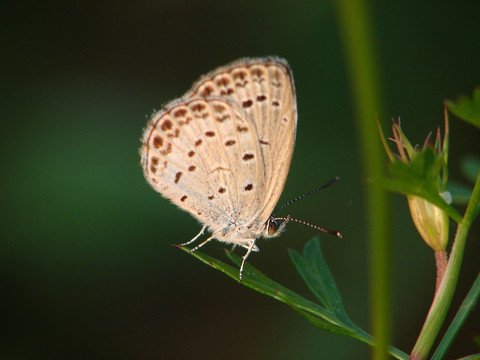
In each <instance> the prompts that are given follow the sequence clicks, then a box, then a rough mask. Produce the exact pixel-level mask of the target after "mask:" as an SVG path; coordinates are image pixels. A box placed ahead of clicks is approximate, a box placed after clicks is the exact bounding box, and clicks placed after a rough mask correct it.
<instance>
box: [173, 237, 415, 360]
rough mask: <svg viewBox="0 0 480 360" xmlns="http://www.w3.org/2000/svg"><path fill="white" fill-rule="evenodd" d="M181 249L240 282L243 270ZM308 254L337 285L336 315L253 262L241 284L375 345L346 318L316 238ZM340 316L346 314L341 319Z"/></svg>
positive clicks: (333, 330)
mask: <svg viewBox="0 0 480 360" xmlns="http://www.w3.org/2000/svg"><path fill="white" fill-rule="evenodd" d="M315 242H316V243H315ZM180 249H181V250H183V251H185V252H186V253H188V254H190V255H192V256H194V257H195V258H197V259H198V260H200V261H202V262H203V263H205V264H207V265H208V266H211V267H213V268H214V269H217V270H219V271H221V272H223V273H224V274H226V275H228V276H229V277H231V278H232V279H234V280H237V281H239V276H238V275H239V269H238V268H237V267H233V266H231V265H228V264H226V263H224V262H223V261H220V260H217V259H215V258H213V257H211V256H208V255H206V254H203V253H201V252H199V251H195V252H191V251H190V249H188V248H186V247H180ZM225 253H226V255H227V257H228V258H229V259H230V260H231V261H232V262H233V263H234V264H236V265H237V266H238V267H240V264H241V263H242V258H241V257H239V256H237V255H235V254H234V253H233V252H231V251H228V250H225ZM304 254H305V256H306V257H307V258H308V260H307V263H313V262H316V261H320V263H317V265H316V266H317V269H318V271H320V272H322V276H324V277H326V278H327V279H329V280H328V281H326V283H328V282H333V286H334V288H332V287H331V286H330V289H329V290H328V291H327V293H328V294H329V295H328V296H329V297H330V298H328V299H327V300H326V301H327V302H328V303H329V304H332V306H333V304H337V305H338V304H340V305H339V306H340V310H335V311H334V312H332V311H330V310H328V309H325V308H323V307H321V306H320V305H318V304H315V303H313V302H311V301H310V300H307V299H305V298H304V297H302V296H300V295H299V294H297V293H295V292H294V291H292V290H289V289H287V288H286V287H284V286H282V285H280V284H279V283H277V282H275V281H273V280H272V279H270V278H269V277H267V276H266V275H265V274H263V273H262V272H260V271H259V270H258V269H256V268H255V267H253V266H252V265H250V264H249V263H245V267H244V269H243V279H242V282H240V283H239V284H241V285H244V286H247V287H249V288H251V289H253V290H256V291H258V292H260V293H262V294H264V295H267V296H270V297H272V298H274V299H276V300H278V301H281V302H283V303H285V304H287V305H288V306H290V307H291V308H292V309H293V310H295V311H296V312H298V313H299V314H300V315H301V316H303V317H304V318H306V319H307V320H308V321H310V322H311V323H312V324H313V325H315V326H316V327H319V328H321V329H323V330H327V331H329V332H331V333H334V334H339V335H345V336H349V337H351V338H354V339H357V340H360V341H362V342H364V343H367V344H369V345H371V346H373V345H374V340H373V338H372V336H371V335H369V334H368V333H366V332H365V331H363V330H362V329H360V328H359V327H357V326H356V325H355V324H353V323H352V322H351V320H350V319H349V318H348V316H347V315H346V313H345V311H344V309H343V305H342V303H341V298H340V294H339V293H338V290H337V289H336V285H335V283H334V280H333V277H332V275H331V273H330V270H328V267H327V265H326V263H325V262H324V261H323V258H322V256H321V251H320V246H319V244H318V239H313V240H311V241H310V242H308V243H307V245H306V246H305V250H304ZM294 256H295V255H294ZM325 274H326V275H325ZM324 283H325V281H324ZM338 314H343V315H341V316H338ZM345 319H346V320H345ZM388 351H389V353H390V354H391V355H392V356H394V357H395V358H397V359H402V360H403V359H405V360H406V359H408V355H407V354H405V353H403V352H402V351H400V350H398V349H396V348H394V347H392V346H391V347H389V350H388Z"/></svg>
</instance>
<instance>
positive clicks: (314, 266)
mask: <svg viewBox="0 0 480 360" xmlns="http://www.w3.org/2000/svg"><path fill="white" fill-rule="evenodd" d="M290 258H291V259H292V261H293V263H294V264H295V267H296V268H297V271H298V272H299V273H300V275H301V276H302V278H303V280H304V281H305V283H306V284H307V285H308V287H309V288H310V290H311V291H312V292H313V294H314V295H315V296H316V297H317V298H318V299H320V301H321V302H322V304H323V306H324V307H325V308H326V309H327V310H328V311H330V312H332V313H334V314H335V315H336V316H337V317H338V318H339V319H342V321H344V322H346V323H351V321H350V319H349V318H348V316H347V314H346V312H345V308H344V307H343V303H342V298H341V296H340V293H339V292H338V288H337V284H336V283H335V280H334V279H333V276H332V274H331V272H330V269H329V268H328V266H327V264H326V263H325V260H324V259H323V255H322V250H321V248H320V242H319V241H318V239H316V238H313V239H312V240H310V241H309V242H308V243H307V244H306V245H305V247H304V249H303V256H302V255H300V254H299V253H298V252H296V251H295V250H290Z"/></svg>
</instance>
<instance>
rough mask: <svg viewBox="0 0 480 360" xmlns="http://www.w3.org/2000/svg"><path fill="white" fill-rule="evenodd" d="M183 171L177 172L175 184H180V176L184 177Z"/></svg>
mask: <svg viewBox="0 0 480 360" xmlns="http://www.w3.org/2000/svg"><path fill="white" fill-rule="evenodd" d="M182 175H183V173H182V172H181V171H179V172H177V173H176V174H175V181H174V182H175V184H178V182H179V181H180V178H181V177H182Z"/></svg>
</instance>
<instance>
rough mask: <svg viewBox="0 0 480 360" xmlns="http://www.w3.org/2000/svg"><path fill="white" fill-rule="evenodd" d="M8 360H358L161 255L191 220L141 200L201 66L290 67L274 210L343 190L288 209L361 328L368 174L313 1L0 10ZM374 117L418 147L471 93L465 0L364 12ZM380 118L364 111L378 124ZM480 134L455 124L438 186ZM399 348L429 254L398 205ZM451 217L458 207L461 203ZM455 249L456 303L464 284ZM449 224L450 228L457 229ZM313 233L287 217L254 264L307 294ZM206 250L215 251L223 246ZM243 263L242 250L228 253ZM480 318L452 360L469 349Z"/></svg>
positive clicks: (333, 46) (420, 307) (472, 262)
mask: <svg viewBox="0 0 480 360" xmlns="http://www.w3.org/2000/svg"><path fill="white" fill-rule="evenodd" d="M1 9H2V11H1V17H2V21H1V24H2V25H1V27H2V31H1V33H2V43H3V46H2V48H3V54H4V55H3V56H2V59H1V62H2V64H3V66H2V68H3V69H4V70H3V75H2V78H3V80H2V87H3V89H2V90H3V91H2V97H1V106H2V107H1V108H2V117H1V119H2V124H1V125H2V131H1V134H2V140H1V145H0V146H1V153H0V158H1V163H2V176H1V189H2V190H1V194H2V195H1V198H2V207H1V209H2V212H1V230H0V231H1V244H2V245H1V251H0V268H1V273H0V278H1V285H2V286H1V289H2V290H1V297H0V298H1V307H0V309H1V310H0V314H1V319H2V321H1V323H2V325H1V329H2V334H1V338H0V358H2V359H67V358H68V359H87V358H88V359H96V358H97V359H159V358H165V359H174V358H175V359H204V358H208V359H293V358H295V359H367V358H368V357H369V351H370V348H369V347H368V346H367V345H364V344H362V343H359V342H358V341H355V340H352V339H350V338H345V337H340V336H336V335H332V334H330V333H327V332H324V331H321V330H319V329H317V328H315V327H313V326H312V325H311V324H310V323H308V322H307V321H306V320H304V319H303V318H301V317H300V316H299V315H297V314H296V313H295V312H293V311H292V310H291V309H290V308H288V307H287V306H285V305H283V304H281V303H279V302H276V301H274V300H272V299H271V298H267V297H265V296H262V295H260V294H258V293H256V292H254V291H252V290H250V289H248V288H246V287H244V286H242V285H240V284H238V283H236V282H234V281H232V280H231V279H229V278H227V277H226V276H224V275H223V274H221V273H220V272H217V271H214V270H213V269H211V268H209V267H207V266H205V265H204V264H202V263H200V262H199V261H197V260H195V259H194V258H193V257H191V256H189V255H187V254H186V253H184V252H182V251H180V250H179V249H177V248H175V247H173V246H171V244H178V243H181V242H185V241H187V240H189V239H191V238H192V237H193V236H194V235H195V234H196V233H197V232H198V231H199V229H200V225H199V224H198V223H196V221H195V220H194V219H193V218H192V217H191V216H190V215H189V214H187V213H184V212H182V211H180V210H178V209H177V208H176V207H175V206H173V205H172V204H170V203H169V202H168V201H166V200H164V199H163V198H162V197H161V196H160V195H159V194H158V193H156V192H154V191H153V190H152V189H151V188H150V187H149V186H148V185H147V183H146V181H145V180H144V178H143V174H142V169H141V167H140V165H139V155H138V148H139V146H140V141H139V138H140V136H141V134H142V129H143V127H144V126H145V124H146V121H147V117H148V116H149V115H150V114H151V113H152V111H153V110H154V109H160V108H161V106H162V105H163V104H165V103H166V102H168V101H169V100H171V99H173V98H176V97H179V96H181V95H182V94H183V93H184V92H186V91H187V90H188V89H189V87H190V86H191V84H192V83H193V82H194V81H195V80H197V78H199V77H200V75H202V74H204V73H206V72H208V71H210V70H213V69H214V68H216V67H217V66H220V65H224V64H226V63H228V62H230V61H232V60H235V59H237V58H240V57H245V56H266V55H278V56H281V57H284V58H286V59H287V60H288V61H289V63H290V65H291V67H292V69H293V73H294V75H295V84H296V89H297V100H298V111H299V123H298V131H297V143H296V148H295V153H294V157H293V162H292V166H291V169H290V174H289V178H288V181H287V184H286V187H285V191H284V193H283V196H282V198H281V200H280V203H283V202H285V201H288V200H290V199H291V198H293V197H295V196H296V195H298V194H301V193H304V192H306V191H308V190H311V189H312V188H315V187H316V186H319V185H321V184H323V183H324V182H326V181H328V180H330V179H332V178H333V177H335V176H340V177H341V181H340V182H339V183H337V184H336V185H334V186H333V187H331V188H328V189H327V190H324V191H322V192H320V193H318V194H316V195H314V196H311V197H309V198H307V199H306V200H302V201H301V202H298V203H296V204H295V205H292V206H291V207H289V208H288V209H286V210H285V212H284V215H288V214H290V215H291V216H292V217H296V218H300V219H303V220H306V221H309V222H312V223H314V224H317V225H320V226H324V227H328V228H332V229H337V230H339V231H341V232H342V233H343V235H344V238H343V239H337V238H334V237H331V236H328V235H325V234H320V235H319V237H320V240H321V244H322V248H323V250H324V255H325V258H326V261H327V262H328V264H329V265H330V267H331V270H332V273H333V275H334V277H335V278H336V280H337V282H338V285H339V289H340V292H341V293H342V296H343V299H344V303H345V307H346V309H347V311H348V313H349V314H350V317H351V318H352V320H353V321H354V322H356V323H357V324H358V325H359V326H360V327H362V328H364V329H366V330H367V331H369V330H370V324H369V315H368V307H369V304H368V297H367V291H368V281H369V279H368V263H367V260H368V259H367V255H368V253H367V244H366V239H365V218H364V195H363V193H364V184H365V181H366V179H365V176H364V174H363V173H362V167H361V164H360V161H359V148H358V144H357V137H356V133H357V130H356V128H355V122H354V116H355V114H354V111H353V108H352V99H351V96H350V90H349V89H350V88H349V86H350V79H349V78H348V71H347V69H346V62H345V56H344V51H343V49H342V44H341V39H340V36H339V28H338V23H337V18H336V13H335V7H334V6H333V4H332V3H331V2H315V1H295V2H293V1H291V2H288V1H262V2H260V1H253V0H252V1H242V2H239V1H193V0H190V1H182V2H180V1H157V2H149V1H138V2H130V1H118V2H115V3H113V2H98V1H83V2H79V3H69V2H61V1H52V2H49V5H48V6H47V5H46V4H45V3H41V4H31V3H28V4H27V2H3V3H2V5H1ZM371 10H372V21H373V24H372V26H373V30H374V37H375V38H374V41H375V42H376V45H377V50H378V60H379V66H380V69H379V72H380V74H381V80H382V87H383V90H384V92H383V99H384V103H385V108H386V110H387V111H386V116H387V117H386V118H384V119H381V120H382V122H383V124H384V127H385V129H386V130H388V131H389V129H388V124H389V122H390V117H394V118H398V117H399V116H400V117H401V119H402V125H403V129H404V130H405V132H406V134H407V135H408V136H409V137H410V139H411V140H412V141H414V142H417V143H420V144H421V143H423V140H424V138H425V137H426V135H427V133H428V132H429V131H431V130H435V129H436V128H437V126H439V125H441V126H442V128H443V103H442V101H443V100H444V99H446V98H450V99H455V98H456V97H457V96H458V95H460V94H469V95H471V93H472V91H473V89H474V87H475V86H477V85H479V84H480V66H479V55H480V51H479V49H480V37H479V34H480V24H479V22H478V14H479V11H480V5H479V4H478V3H476V2H464V3H462V6H458V5H457V4H455V3H450V4H446V3H440V2H437V3H435V5H434V6H433V4H432V3H430V2H427V3H422V2H417V1H413V0H407V1H402V2H382V1H374V2H372V3H371ZM372 116H373V114H372ZM478 140H479V131H478V130H476V129H474V128H473V127H471V126H469V125H467V124H465V123H463V122H460V121H459V120H456V119H454V118H453V117H452V118H451V147H450V148H451V157H450V174H449V175H450V177H449V178H450V179H451V180H456V181H458V182H461V183H464V184H466V185H468V182H467V181H466V179H465V178H464V177H463V176H462V173H461V161H462V159H463V157H464V156H466V155H468V154H479V153H480V142H479V141H478ZM392 204H393V206H394V207H393V211H392V217H393V218H392V223H393V230H394V236H393V238H392V241H393V243H392V244H393V245H392V246H393V251H394V254H393V264H392V267H393V278H392V289H393V291H392V296H393V303H392V311H393V312H392V314H393V319H392V320H393V321H392V322H393V339H392V343H393V345H395V346H397V347H398V348H400V349H401V350H403V351H406V352H409V351H410V350H411V348H412V347H413V344H414V341H415V339H416V337H417V335H418V333H419V332H420V329H421V326H422V324H423V320H424V318H425V316H426V313H427V311H428V308H429V306H430V302H431V300H432V296H433V291H434V287H435V269H434V258H433V254H432V251H431V250H430V248H428V247H427V246H426V245H425V244H424V243H423V241H422V240H421V239H420V237H419V235H418V234H417V233H416V231H415V228H414V226H413V224H412V222H411V220H410V217H409V212H408V207H407V204H406V200H405V198H404V197H402V196H400V195H392ZM459 210H460V211H461V212H462V213H463V211H464V210H463V208H462V207H459ZM479 230H480V229H479V226H478V222H477V225H476V227H474V228H473V229H472V232H471V238H470V240H469V242H468V243H467V248H466V252H465V260H464V264H463V266H462V272H461V275H460V276H461V280H460V282H459V285H458V290H457V294H456V296H455V298H454V301H453V305H452V312H451V314H450V316H449V318H448V319H450V320H451V318H452V316H453V313H454V312H455V311H456V309H457V308H458V306H459V304H460V303H461V301H462V299H463V298H464V296H465V295H466V293H467V291H468V289H469V287H470V286H471V284H472V282H473V280H474V278H475V276H476V274H477V273H478V263H479V262H478V259H479V256H480V242H479V236H478V234H479ZM454 231H455V227H454V224H453V223H451V232H452V235H451V236H453V233H454ZM316 234H317V232H316V231H315V230H313V229H311V228H308V227H305V226H302V225H299V224H294V223H291V224H289V226H288V231H287V232H285V233H284V234H283V235H282V236H281V237H280V238H277V239H274V240H271V241H263V240H261V241H259V246H260V248H261V252H260V253H256V254H253V255H252V256H250V258H249V261H250V262H251V263H252V264H253V265H254V266H256V267H257V268H259V269H260V270H261V271H263V272H264V273H265V274H267V275H268V276H270V277H272V278H273V279H274V280H276V281H278V282H280V283H281V284H284V285H286V286H288V287H290V288H291V289H293V290H295V291H297V292H299V293H301V294H302V295H304V296H306V297H307V298H309V299H312V300H313V299H314V296H313V295H311V294H310V293H309V291H308V289H307V288H306V286H305V285H304V284H303V283H302V281H301V279H300V277H299V275H298V274H297V273H296V271H295V269H294V267H293V265H292V263H291V262H290V260H289V257H288V254H287V249H288V248H292V249H296V250H298V251H300V250H301V249H302V247H303V245H304V244H305V243H306V242H307V241H308V240H309V239H310V238H311V237H313V236H315V235H316ZM203 251H204V252H206V253H208V254H210V255H212V256H215V257H218V258H220V259H225V256H224V253H223V246H222V244H220V243H218V242H215V243H210V244H209V245H208V246H206V247H205V248H203ZM240 253H241V252H240ZM479 324H480V310H479V309H478V307H477V309H476V310H475V311H474V312H473V313H472V315H471V316H470V318H469V319H468V320H467V322H466V324H465V325H464V327H463V328H462V330H461V332H460V334H459V339H458V341H457V342H456V343H455V345H454V346H453V347H452V349H451V351H450V353H449V356H450V358H453V357H460V356H461V355H466V354H468V353H472V352H475V351H476V352H478V351H479V349H478V347H477V346H476V345H475V344H474V340H473V339H474V336H478V335H480V325H479Z"/></svg>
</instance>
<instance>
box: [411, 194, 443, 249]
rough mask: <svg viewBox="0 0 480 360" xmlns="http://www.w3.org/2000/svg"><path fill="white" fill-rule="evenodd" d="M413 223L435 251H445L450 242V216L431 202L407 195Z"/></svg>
mask: <svg viewBox="0 0 480 360" xmlns="http://www.w3.org/2000/svg"><path fill="white" fill-rule="evenodd" d="M407 199H408V206H409V207H410V214H411V215H412V219H413V222H414V224H415V226H416V228H417V230H418V232H419V234H420V235H421V236H422V238H423V240H424V241H425V242H426V243H427V245H428V246H430V247H431V248H432V249H433V250H435V251H439V250H445V247H446V246H447V242H448V215H447V214H446V213H445V212H444V211H443V210H441V209H440V208H439V207H437V206H435V205H433V204H432V203H431V202H429V201H427V200H425V199H423V198H421V197H418V196H414V195H407Z"/></svg>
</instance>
